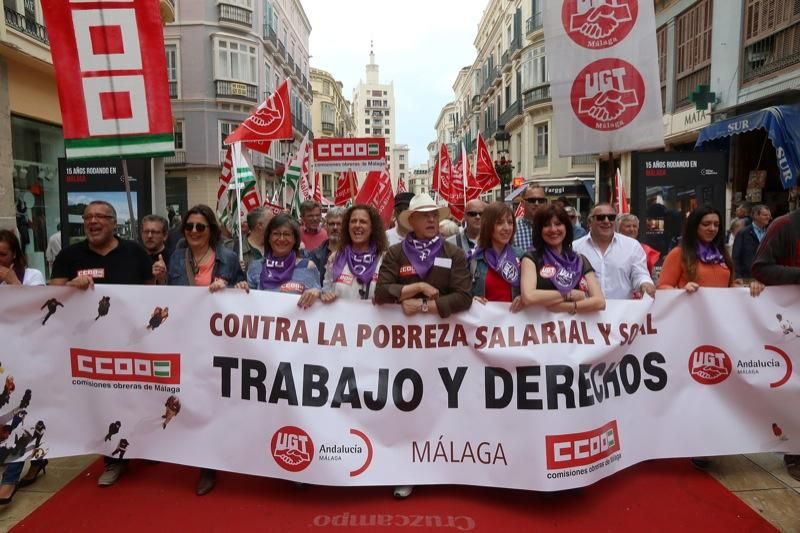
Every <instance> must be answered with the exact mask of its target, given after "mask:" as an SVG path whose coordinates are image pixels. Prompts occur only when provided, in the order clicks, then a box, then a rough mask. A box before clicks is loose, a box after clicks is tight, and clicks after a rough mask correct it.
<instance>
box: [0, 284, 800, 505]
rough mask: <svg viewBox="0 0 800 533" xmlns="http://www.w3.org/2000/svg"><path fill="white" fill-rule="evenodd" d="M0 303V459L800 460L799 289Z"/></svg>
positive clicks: (272, 472)
mask: <svg viewBox="0 0 800 533" xmlns="http://www.w3.org/2000/svg"><path fill="white" fill-rule="evenodd" d="M0 293H2V297H1V298H0V336H2V338H3V342H4V346H3V353H2V367H3V370H4V373H3V374H2V379H3V385H4V386H3V389H2V393H1V394H0V459H2V460H4V461H5V462H9V461H14V460H18V459H22V458H30V457H58V456H67V455H74V454H86V453H102V454H105V455H109V456H114V457H124V458H125V459H129V458H147V459H153V460H158V461H169V462H175V463H182V464H189V465H196V466H204V467H209V468H216V469H221V470H229V471H235V472H245V473H249V474H254V475H259V476H270V477H277V478H284V479H290V480H295V481H301V482H306V483H315V484H328V485H404V484H444V483H457V484H469V485H485V486H496V487H510V488H523V489H533V490H563V489H568V488H572V487H579V486H583V485H587V484H590V483H594V482H596V481H598V480H600V479H602V478H604V477H606V476H609V475H612V474H614V473H615V472H618V471H620V470H622V469H624V468H627V467H629V466H631V465H634V464H636V463H638V462H641V461H645V460H649V459H658V458H665V457H681V456H684V457H691V456H704V455H723V454H740V453H752V452H795V453H796V452H800V418H798V416H797V398H798V393H800V376H798V370H797V368H798V359H797V355H798V352H800V310H798V308H797V305H796V302H797V299H798V297H800V289H798V288H797V287H792V288H788V287H780V288H774V289H773V288H768V289H767V290H766V291H765V292H764V293H763V294H762V295H761V296H760V297H759V298H757V299H753V298H751V297H750V296H749V294H748V292H747V290H746V289H706V288H704V289H701V290H700V291H698V293H696V294H687V293H685V292H684V291H678V290H675V291H663V292H659V293H658V296H657V298H656V300H655V301H652V300H643V301H609V302H608V308H607V309H606V310H605V311H603V312H601V313H591V314H585V315H580V314H579V315H576V316H573V315H569V314H566V313H562V314H553V313H549V312H546V311H544V310H540V309H525V310H523V311H522V312H520V313H517V314H511V313H509V312H508V305H507V304H492V303H490V304H487V305H485V306H484V305H478V304H475V305H473V307H472V309H471V310H470V311H468V312H466V313H463V314H461V315H459V316H457V317H453V318H451V319H448V320H440V319H438V318H436V317H431V316H426V317H406V316H404V315H403V314H402V312H401V311H400V309H399V307H398V306H380V307H378V306H373V305H372V304H371V303H369V302H362V301H343V300H341V299H339V300H337V301H336V302H334V303H332V304H329V305H324V304H321V303H317V304H315V305H314V306H313V307H312V308H310V309H308V310H305V311H303V310H300V309H298V307H297V296H291V295H284V294H276V293H266V292H261V291H251V292H250V293H249V294H245V293H244V292H242V291H236V290H227V291H223V292H222V293H218V294H210V293H209V292H208V290H206V289H204V288H193V287H122V286H116V287H113V286H102V285H97V286H95V289H94V290H89V291H84V292H81V291H78V290H75V289H70V288H66V287H61V288H56V287H48V288H41V289H40V288H15V287H2V288H0ZM720 310H724V320H722V319H720V317H721V315H722V313H720V312H718V311H720ZM729 324H736V327H735V328H732V327H730V325H729Z"/></svg>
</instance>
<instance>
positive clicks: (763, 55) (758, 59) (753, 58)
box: [747, 50, 769, 63]
mask: <svg viewBox="0 0 800 533" xmlns="http://www.w3.org/2000/svg"><path fill="white" fill-rule="evenodd" d="M767 57H769V50H748V51H747V62H748V63H763V62H764V61H766V60H767Z"/></svg>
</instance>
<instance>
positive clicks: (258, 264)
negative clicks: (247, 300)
mask: <svg viewBox="0 0 800 533" xmlns="http://www.w3.org/2000/svg"><path fill="white" fill-rule="evenodd" d="M309 265H310V266H311V268H309ZM315 266H316V265H315V264H314V262H313V261H311V260H310V259H309V258H308V256H307V255H304V257H303V258H302V259H300V261H298V262H297V264H296V265H295V266H294V271H293V272H292V279H291V280H289V282H287V283H284V284H283V285H282V286H280V287H277V288H275V289H264V288H263V287H261V270H262V269H263V268H264V258H263V257H262V258H261V259H258V260H257V261H253V262H252V263H250V267H248V269H247V284H248V285H249V286H250V288H251V289H258V290H272V291H273V292H289V293H297V294H301V293H302V292H304V291H307V290H309V289H320V288H321V284H320V282H319V271H318V270H317V269H316V268H314V267H315Z"/></svg>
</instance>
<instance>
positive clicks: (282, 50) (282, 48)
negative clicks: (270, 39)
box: [277, 39, 286, 63]
mask: <svg viewBox="0 0 800 533" xmlns="http://www.w3.org/2000/svg"><path fill="white" fill-rule="evenodd" d="M277 57H278V60H279V61H280V62H281V63H284V62H286V45H285V44H283V41H281V40H280V39H278V56H277Z"/></svg>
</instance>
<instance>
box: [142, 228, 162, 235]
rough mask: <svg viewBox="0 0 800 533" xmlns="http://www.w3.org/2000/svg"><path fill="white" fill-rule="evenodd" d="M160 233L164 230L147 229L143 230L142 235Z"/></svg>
mask: <svg viewBox="0 0 800 533" xmlns="http://www.w3.org/2000/svg"><path fill="white" fill-rule="evenodd" d="M160 233H161V234H163V233H164V232H163V231H161V230H157V229H146V230H144V231H142V235H158V234H160Z"/></svg>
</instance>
